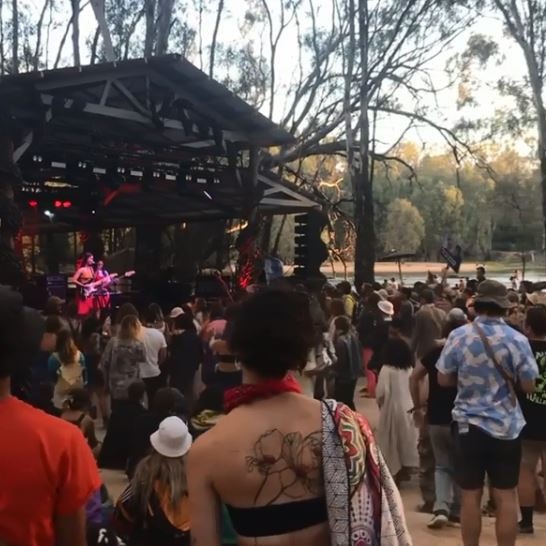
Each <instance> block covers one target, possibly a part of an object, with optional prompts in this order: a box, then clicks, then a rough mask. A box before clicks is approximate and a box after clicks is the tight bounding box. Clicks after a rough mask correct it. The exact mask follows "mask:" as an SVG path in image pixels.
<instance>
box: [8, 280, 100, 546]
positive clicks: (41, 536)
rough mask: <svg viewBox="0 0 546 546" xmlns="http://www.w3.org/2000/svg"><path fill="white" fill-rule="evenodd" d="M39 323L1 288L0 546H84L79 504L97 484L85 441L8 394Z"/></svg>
mask: <svg viewBox="0 0 546 546" xmlns="http://www.w3.org/2000/svg"><path fill="white" fill-rule="evenodd" d="M38 319H39V315H38V314H37V313H36V312H34V311H31V310H29V309H25V308H23V305H22V299H21V296H20V295H19V294H18V293H16V292H13V291H10V290H8V289H6V288H3V287H0V445H1V447H0V543H5V544H9V546H86V537H85V505H86V503H87V501H88V500H89V497H90V496H91V494H92V493H94V492H95V491H96V490H97V489H98V488H99V487H100V484H101V481H100V477H99V473H98V469H97V465H96V463H95V461H94V459H93V455H92V454H91V451H90V449H89V447H88V445H87V442H86V441H85V439H84V437H83V435H82V433H81V432H80V430H79V429H78V428H77V427H75V426H74V425H72V424H70V423H68V422H66V421H62V420H61V419H57V418H56V417H51V416H49V415H47V414H45V413H44V412H42V411H40V410H37V409H35V408H33V407H32V406H29V405H28V404H25V403H24V402H22V401H20V400H18V399H17V398H15V397H13V396H11V379H10V376H11V375H12V374H13V373H14V372H15V371H16V370H17V368H18V367H20V366H24V365H26V364H27V362H25V360H26V359H28V358H30V356H31V354H32V349H33V348H37V346H38V342H39V339H40V337H41V328H43V324H40V321H39V320H38ZM41 322H42V323H43V321H41Z"/></svg>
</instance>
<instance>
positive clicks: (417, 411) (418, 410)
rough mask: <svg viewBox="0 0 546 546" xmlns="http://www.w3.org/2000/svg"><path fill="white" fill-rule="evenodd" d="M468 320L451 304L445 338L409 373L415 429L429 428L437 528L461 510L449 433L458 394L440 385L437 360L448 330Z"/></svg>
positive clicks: (432, 525) (433, 524) (433, 521)
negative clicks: (424, 392)
mask: <svg viewBox="0 0 546 546" xmlns="http://www.w3.org/2000/svg"><path fill="white" fill-rule="evenodd" d="M467 322H468V319H467V318H466V315H465V314H464V313H463V312H462V311H461V309H457V308H454V309H452V310H451V311H450V312H449V313H448V315H447V323H446V325H445V328H444V338H443V339H440V340H438V341H437V346H436V347H435V348H434V349H431V350H430V352H429V353H427V354H426V355H425V356H424V357H423V358H422V359H421V360H418V361H417V364H416V366H415V368H414V370H413V372H412V374H411V377H410V391H411V398H412V400H413V419H414V421H415V424H416V426H417V428H418V429H421V428H422V427H423V421H424V420H425V418H426V420H427V424H428V432H429V436H430V441H431V444H432V451H433V453H434V461H435V479H434V484H435V493H436V494H435V503H434V507H433V517H432V519H431V520H430V522H429V523H428V527H429V528H431V529H440V528H442V527H444V526H445V525H447V524H448V523H449V522H452V523H457V522H458V521H459V517H460V510H461V495H460V491H459V488H458V487H457V486H456V484H455V482H454V480H453V478H454V473H455V463H454V452H455V445H454V443H453V438H452V435H451V421H452V419H451V412H452V411H453V405H454V403H455V397H456V396H457V389H455V388H454V387H440V385H439V384H438V372H437V370H436V363H437V361H438V358H440V354H441V353H442V349H443V348H444V345H445V343H446V338H447V336H449V334H450V333H451V332H452V331H453V330H455V329H456V328H459V327H460V326H463V325H465V324H466V323H467ZM427 376H428V397H426V398H427V402H426V411H425V409H424V407H423V404H422V400H423V391H425V390H426V389H425V388H423V383H424V380H425V379H426V378H427Z"/></svg>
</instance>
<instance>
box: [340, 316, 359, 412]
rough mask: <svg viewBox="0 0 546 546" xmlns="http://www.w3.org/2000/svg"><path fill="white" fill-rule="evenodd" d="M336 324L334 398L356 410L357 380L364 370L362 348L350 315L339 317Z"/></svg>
mask: <svg viewBox="0 0 546 546" xmlns="http://www.w3.org/2000/svg"><path fill="white" fill-rule="evenodd" d="M334 325H335V334H334V347H335V353H336V356H337V360H336V363H335V364H334V374H335V386H334V393H335V394H334V398H335V399H336V400H337V401H338V402H342V403H343V404H345V405H347V406H349V407H350V408H351V409H352V410H354V409H355V403H354V396H355V388H356V382H357V380H358V377H359V375H360V373H361V370H362V359H361V355H362V349H361V347H360V342H359V341H358V337H357V334H356V332H355V331H354V330H353V327H352V326H351V323H350V321H349V318H348V317H346V316H345V315H343V316H340V317H337V318H336V319H335V322H334Z"/></svg>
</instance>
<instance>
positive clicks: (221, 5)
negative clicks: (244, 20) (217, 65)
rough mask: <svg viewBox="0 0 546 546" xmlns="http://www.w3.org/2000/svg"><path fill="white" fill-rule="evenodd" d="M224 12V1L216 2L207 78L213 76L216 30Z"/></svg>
mask: <svg viewBox="0 0 546 546" xmlns="http://www.w3.org/2000/svg"><path fill="white" fill-rule="evenodd" d="M223 11H224V0H218V10H217V11H216V22H215V24H214V32H213V33H212V43H211V45H210V61H209V76H210V77H211V78H212V77H213V76H214V57H215V55H216V42H217V40H218V29H219V28H220V21H221V20H222V12H223Z"/></svg>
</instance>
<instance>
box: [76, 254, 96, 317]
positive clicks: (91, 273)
mask: <svg viewBox="0 0 546 546" xmlns="http://www.w3.org/2000/svg"><path fill="white" fill-rule="evenodd" d="M94 265H95V258H94V256H93V254H91V252H86V253H85V254H84V255H83V260H82V265H81V267H80V268H79V269H78V270H77V271H76V273H74V276H73V277H72V282H73V283H74V284H75V285H76V286H77V287H78V288H79V290H78V291H77V292H76V303H77V305H78V315H79V316H80V317H86V316H88V315H90V314H91V313H92V312H93V311H94V309H95V307H94V305H95V304H94V301H93V300H94V298H93V297H92V296H86V295H85V293H84V289H85V287H86V286H87V285H88V284H91V283H92V282H93V281H94V280H95V269H94V267H93V266H94Z"/></svg>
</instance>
